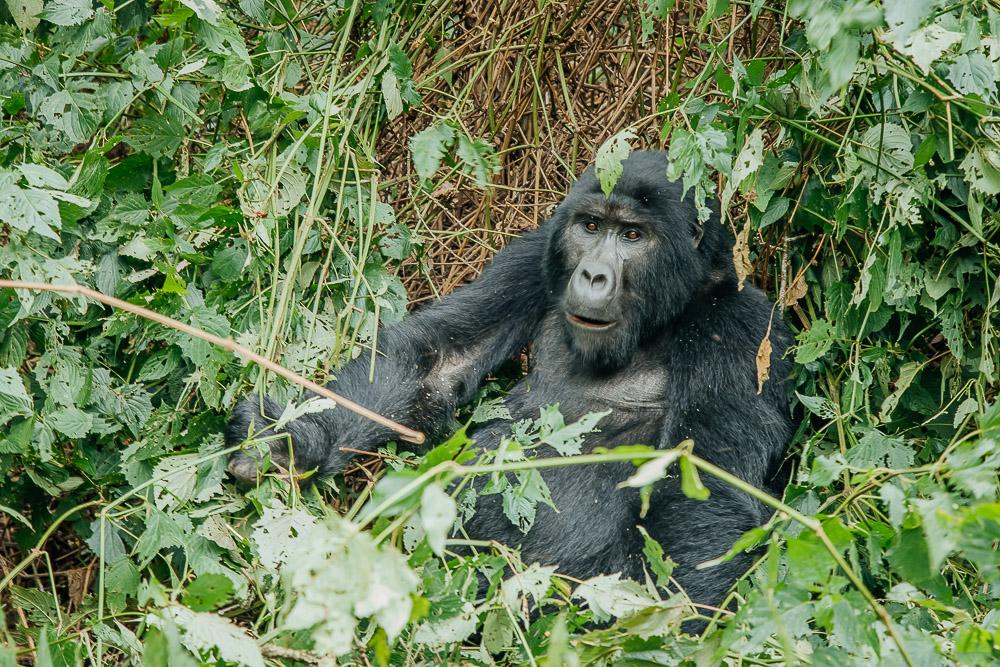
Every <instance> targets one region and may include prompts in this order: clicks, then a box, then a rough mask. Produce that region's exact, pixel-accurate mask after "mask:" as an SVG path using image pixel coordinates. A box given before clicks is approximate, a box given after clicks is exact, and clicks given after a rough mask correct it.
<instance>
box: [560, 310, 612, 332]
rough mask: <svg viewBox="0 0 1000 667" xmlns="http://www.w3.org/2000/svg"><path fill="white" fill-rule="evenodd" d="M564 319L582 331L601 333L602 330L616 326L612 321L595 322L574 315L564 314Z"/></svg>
mask: <svg viewBox="0 0 1000 667" xmlns="http://www.w3.org/2000/svg"><path fill="white" fill-rule="evenodd" d="M566 319H567V320H569V322H570V324H574V325H576V326H578V327H580V328H583V329H590V330H591V331H603V330H604V329H610V328H611V327H613V326H615V325H616V324H618V323H617V322H615V321H613V320H612V321H610V322H607V321H604V320H595V319H591V318H589V317H583V316H581V315H574V314H573V313H566Z"/></svg>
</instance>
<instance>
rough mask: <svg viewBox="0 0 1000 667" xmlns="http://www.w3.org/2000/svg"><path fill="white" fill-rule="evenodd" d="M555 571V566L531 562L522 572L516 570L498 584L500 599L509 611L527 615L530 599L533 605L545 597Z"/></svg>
mask: <svg viewBox="0 0 1000 667" xmlns="http://www.w3.org/2000/svg"><path fill="white" fill-rule="evenodd" d="M555 573H556V567H555V566H554V565H552V566H542V565H539V564H538V563H533V564H532V565H531V566H529V567H528V569H526V570H525V571H524V572H518V573H517V574H514V575H511V576H510V577H508V578H507V579H504V581H503V583H502V584H500V599H501V600H503V603H504V604H505V605H507V608H508V609H510V610H511V611H514V612H517V613H518V614H521V615H522V616H523V617H525V618H526V617H527V614H526V612H527V611H528V610H529V608H530V603H531V601H534V603H535V605H536V606H537V605H538V604H540V603H541V601H542V600H543V599H544V598H545V591H547V590H548V589H549V586H550V582H551V579H552V577H553V575H555Z"/></svg>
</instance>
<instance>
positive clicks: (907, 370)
mask: <svg viewBox="0 0 1000 667" xmlns="http://www.w3.org/2000/svg"><path fill="white" fill-rule="evenodd" d="M922 368H923V364H920V363H917V362H915V361H910V362H907V363H905V364H903V366H902V367H901V368H900V369H899V377H898V378H897V379H896V388H895V389H893V391H892V393H891V394H889V395H888V396H886V397H885V400H883V401H882V409H881V410H880V411H879V416H878V418H879V421H882V422H887V421H889V417H891V416H892V413H893V411H894V410H895V409H896V406H897V405H898V404H899V399H901V398H902V397H903V393H904V392H905V391H906V390H907V389H909V388H910V385H911V384H913V380H914V378H916V377H917V373H919V372H920V370H921V369H922Z"/></svg>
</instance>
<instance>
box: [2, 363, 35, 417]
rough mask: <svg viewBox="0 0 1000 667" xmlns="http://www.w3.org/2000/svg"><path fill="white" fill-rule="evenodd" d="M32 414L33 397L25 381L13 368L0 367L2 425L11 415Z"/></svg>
mask: <svg viewBox="0 0 1000 667" xmlns="http://www.w3.org/2000/svg"><path fill="white" fill-rule="evenodd" d="M31 414H32V405H31V397H30V396H28V392H27V391H25V389H24V381H22V380H21V376H20V375H19V374H18V372H17V371H16V370H15V369H13V368H0V425H3V424H6V423H7V422H8V421H10V419H11V417H17V416H28V415H31Z"/></svg>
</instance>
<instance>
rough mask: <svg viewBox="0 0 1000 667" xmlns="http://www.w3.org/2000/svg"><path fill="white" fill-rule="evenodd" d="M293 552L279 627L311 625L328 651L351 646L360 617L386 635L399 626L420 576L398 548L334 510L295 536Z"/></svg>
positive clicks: (337, 652)
mask: <svg viewBox="0 0 1000 667" xmlns="http://www.w3.org/2000/svg"><path fill="white" fill-rule="evenodd" d="M294 553H295V554H296V559H295V567H292V568H289V569H288V570H287V571H286V575H287V579H288V584H289V586H290V590H291V591H292V594H293V596H294V597H292V599H293V600H294V601H295V602H294V604H293V606H292V608H291V611H290V612H289V613H288V615H287V616H286V617H285V619H284V624H283V627H284V628H286V629H288V630H306V629H310V630H311V636H312V640H313V643H314V644H315V646H316V648H317V649H319V650H320V651H321V652H323V653H329V654H332V655H342V654H344V653H346V652H348V651H350V650H351V649H352V647H353V646H354V630H355V627H356V625H357V620H358V619H359V618H366V617H372V618H373V620H374V621H375V622H376V623H378V625H379V626H381V628H382V629H383V630H384V631H385V634H386V636H387V637H388V639H389V641H392V640H393V639H394V638H395V637H396V636H397V635H398V634H399V633H400V632H401V631H402V629H403V627H404V626H405V625H406V622H407V620H408V619H409V617H410V611H411V609H412V607H413V598H412V597H411V594H412V593H413V592H414V591H415V590H416V587H417V584H418V583H419V580H418V579H417V577H416V575H414V574H413V572H411V571H410V569H409V567H408V566H407V564H406V558H405V557H404V556H403V555H402V554H401V553H399V552H398V551H396V550H394V549H392V548H391V547H387V546H378V545H376V544H375V540H374V539H373V538H372V536H371V535H370V534H369V533H367V532H362V531H360V530H358V528H357V527H356V526H354V525H353V524H351V523H350V522H348V521H346V520H344V519H342V518H340V517H337V516H332V517H329V518H328V519H327V520H326V521H325V522H324V523H322V524H320V525H319V526H317V528H316V529H315V530H311V531H309V532H307V533H306V534H305V535H303V536H301V537H300V538H298V539H297V540H296V545H295V548H294ZM473 628H474V623H473Z"/></svg>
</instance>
